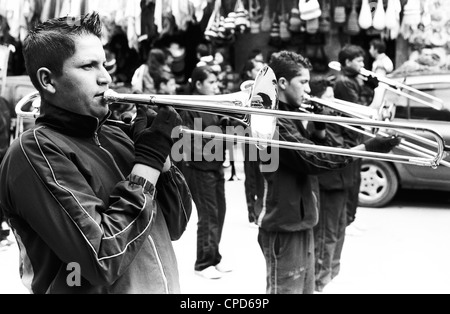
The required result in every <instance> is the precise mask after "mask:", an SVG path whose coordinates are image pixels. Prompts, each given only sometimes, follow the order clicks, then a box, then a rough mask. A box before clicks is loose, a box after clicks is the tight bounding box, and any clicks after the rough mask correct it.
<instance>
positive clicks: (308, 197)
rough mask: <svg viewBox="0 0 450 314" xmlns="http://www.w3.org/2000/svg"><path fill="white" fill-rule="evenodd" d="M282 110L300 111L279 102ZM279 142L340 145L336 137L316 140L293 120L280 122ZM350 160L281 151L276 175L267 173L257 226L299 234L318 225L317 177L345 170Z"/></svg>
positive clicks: (303, 151)
mask: <svg viewBox="0 0 450 314" xmlns="http://www.w3.org/2000/svg"><path fill="white" fill-rule="evenodd" d="M279 109H280V110H284V111H296V110H297V109H296V108H294V107H292V106H289V105H288V104H286V103H283V102H280V103H279ZM277 132H278V135H279V139H280V141H289V142H298V143H303V144H318V145H325V146H341V145H342V143H339V142H335V141H334V139H333V138H331V137H326V138H325V139H324V140H319V139H315V138H313V137H312V136H311V135H310V134H309V132H308V131H307V130H306V129H305V128H304V126H303V124H302V123H301V122H300V121H298V120H293V119H278V123H277ZM351 161H352V158H351V157H348V156H339V155H334V154H324V153H318V152H308V151H305V150H293V149H281V148H280V149H279V166H278V169H277V170H276V171H274V172H264V173H263V175H264V178H265V187H264V198H263V200H262V203H258V204H257V205H256V206H261V208H258V210H261V214H260V216H259V217H258V225H259V226H260V227H261V228H262V229H264V230H266V231H270V232H296V231H302V230H308V229H311V228H312V227H314V226H315V225H316V224H317V222H318V210H319V185H318V179H317V176H316V175H318V174H321V173H325V172H328V171H330V170H336V169H340V168H343V167H345V166H347V165H348V163H350V162H351Z"/></svg>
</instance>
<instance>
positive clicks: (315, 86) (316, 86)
mask: <svg viewBox="0 0 450 314" xmlns="http://www.w3.org/2000/svg"><path fill="white" fill-rule="evenodd" d="M330 86H333V85H332V84H331V82H330V80H329V79H327V78H326V77H323V76H314V77H312V78H311V80H310V81H309V87H310V88H311V93H310V94H311V96H315V97H318V98H320V97H322V95H323V94H324V93H325V91H326V90H327V87H330Z"/></svg>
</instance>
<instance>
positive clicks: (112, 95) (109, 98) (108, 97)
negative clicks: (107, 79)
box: [103, 89, 119, 103]
mask: <svg viewBox="0 0 450 314" xmlns="http://www.w3.org/2000/svg"><path fill="white" fill-rule="evenodd" d="M118 96H119V94H118V93H116V92H115V91H113V90H112V89H108V90H107V91H106V92H105V93H104V94H103V99H104V100H105V101H106V102H108V103H112V102H115V101H117V100H118V99H119V97H118Z"/></svg>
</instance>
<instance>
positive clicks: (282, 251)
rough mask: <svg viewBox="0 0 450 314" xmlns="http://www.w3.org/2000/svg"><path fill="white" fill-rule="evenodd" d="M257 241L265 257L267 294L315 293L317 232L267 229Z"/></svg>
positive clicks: (260, 232) (260, 230) (260, 231)
mask: <svg viewBox="0 0 450 314" xmlns="http://www.w3.org/2000/svg"><path fill="white" fill-rule="evenodd" d="M258 242H259V245H260V247H261V250H262V252H263V254H264V258H265V260H266V269H267V271H266V274H267V294H312V293H314V236H313V231H312V230H305V231H298V232H285V233H281V232H267V231H265V230H263V229H261V228H260V229H259V235H258Z"/></svg>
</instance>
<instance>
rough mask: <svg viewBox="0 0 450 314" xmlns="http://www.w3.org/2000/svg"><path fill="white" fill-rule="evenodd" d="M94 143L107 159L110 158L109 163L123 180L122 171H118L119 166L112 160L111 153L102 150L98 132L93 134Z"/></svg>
mask: <svg viewBox="0 0 450 314" xmlns="http://www.w3.org/2000/svg"><path fill="white" fill-rule="evenodd" d="M94 142H95V145H97V146H98V148H100V149H101V150H102V151H104V152H105V153H106V154H107V155H108V156H109V158H111V161H112V162H113V164H114V167H116V170H117V171H118V172H119V173H120V176H121V177H122V180H125V176H124V175H123V173H122V171H120V169H119V166H118V165H117V163H116V161H115V160H114V157H113V156H112V155H111V153H110V152H109V151H107V150H106V149H105V148H103V146H102V144H101V143H100V140H99V138H98V132H95V133H94Z"/></svg>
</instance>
